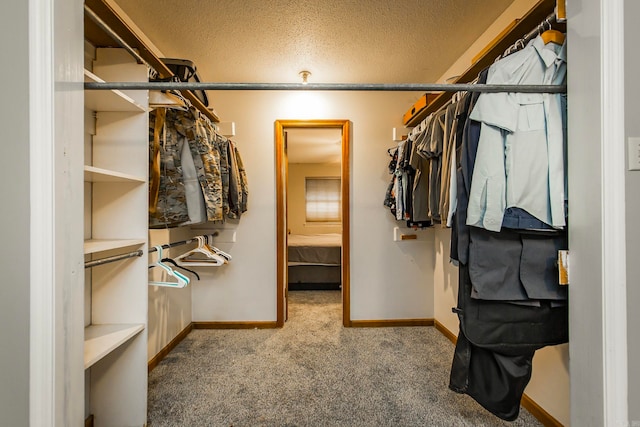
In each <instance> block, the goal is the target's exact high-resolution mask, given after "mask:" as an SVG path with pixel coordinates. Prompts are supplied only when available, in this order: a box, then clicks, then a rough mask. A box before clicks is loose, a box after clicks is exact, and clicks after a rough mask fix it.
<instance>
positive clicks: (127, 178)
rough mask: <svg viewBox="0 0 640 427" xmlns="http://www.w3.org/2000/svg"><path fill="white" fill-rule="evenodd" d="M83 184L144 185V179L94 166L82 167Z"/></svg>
mask: <svg viewBox="0 0 640 427" xmlns="http://www.w3.org/2000/svg"><path fill="white" fill-rule="evenodd" d="M84 180H85V182H133V183H139V184H144V183H145V182H146V180H145V178H142V177H139V176H135V175H130V174H127V173H122V172H116V171H111V170H107V169H102V168H97V167H95V166H85V167H84Z"/></svg>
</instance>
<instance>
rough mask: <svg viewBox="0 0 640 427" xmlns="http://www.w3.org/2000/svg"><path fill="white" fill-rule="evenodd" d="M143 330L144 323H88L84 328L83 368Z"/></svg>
mask: <svg viewBox="0 0 640 427" xmlns="http://www.w3.org/2000/svg"><path fill="white" fill-rule="evenodd" d="M143 330H144V324H112V325H90V326H87V327H86V328H84V369H87V368H90V367H91V365H93V364H94V363H96V362H98V361H99V360H100V359H102V358H103V357H105V356H106V355H108V354H109V353H111V352H112V351H113V350H115V349H116V348H118V347H120V346H121V345H122V344H124V343H125V342H127V341H128V340H130V339H131V338H133V337H134V336H135V335H136V334H138V333H139V332H141V331H143Z"/></svg>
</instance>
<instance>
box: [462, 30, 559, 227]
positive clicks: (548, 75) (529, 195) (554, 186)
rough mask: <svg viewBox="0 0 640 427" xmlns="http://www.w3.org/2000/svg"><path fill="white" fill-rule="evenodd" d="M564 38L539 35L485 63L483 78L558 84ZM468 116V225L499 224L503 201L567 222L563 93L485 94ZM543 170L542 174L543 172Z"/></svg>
mask: <svg viewBox="0 0 640 427" xmlns="http://www.w3.org/2000/svg"><path fill="white" fill-rule="evenodd" d="M565 81H566V43H565V44H563V45H562V46H559V45H556V44H555V43H549V44H546V45H545V44H544V41H543V40H542V37H540V36H538V37H536V38H535V39H534V40H532V41H531V42H529V44H528V45H527V46H526V47H525V48H524V49H522V50H521V51H519V52H516V53H513V54H511V55H510V56H508V57H506V58H504V59H501V60H500V61H498V62H496V63H494V64H493V65H492V66H491V67H490V68H489V75H488V78H487V83H488V84H553V85H559V84H564V83H565ZM470 117H471V118H472V119H473V120H476V121H479V122H481V123H482V125H481V132H480V142H479V144H478V153H477V160H476V166H475V170H474V175H473V185H472V188H471V192H470V195H469V208H468V209H469V210H468V216H467V224H469V225H473V226H478V227H483V228H486V229H487V230H491V231H500V228H501V227H502V222H503V217H504V212H505V210H506V209H507V208H510V207H517V208H521V209H523V210H524V211H526V212H527V213H529V214H531V215H533V216H534V217H535V218H538V219H539V220H541V221H542V222H544V223H546V224H549V225H551V226H553V227H556V228H562V227H564V226H565V225H566V222H565V200H566V193H565V187H566V183H565V135H566V110H565V102H564V100H563V95H561V94H547V93H483V94H482V95H480V97H479V99H478V102H477V104H476V105H475V107H474V109H473V111H472V112H471V115H470ZM541 177H545V179H541Z"/></svg>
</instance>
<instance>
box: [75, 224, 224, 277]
mask: <svg viewBox="0 0 640 427" xmlns="http://www.w3.org/2000/svg"><path fill="white" fill-rule="evenodd" d="M210 235H211V234H210ZM217 235H218V232H217V231H216V232H214V233H213V236H214V237H215V236H217ZM196 241H197V238H196V237H193V238H191V239H187V240H181V241H179V242H171V243H167V244H164V245H162V249H169V248H175V247H176V246H182V245H188V244H189V243H194V242H196ZM151 252H157V249H156V248H155V247H153V248H151V249H149V253H151ZM142 255H144V252H143V251H142V249H138V250H137V251H133V252H128V253H126V254H120V255H114V256H109V257H105V258H100V259H94V260H91V261H87V262H85V263H84V268H91V267H97V266H98V265H104V264H109V263H112V262H116V261H121V260H123V259H127V258H135V257H140V256H142Z"/></svg>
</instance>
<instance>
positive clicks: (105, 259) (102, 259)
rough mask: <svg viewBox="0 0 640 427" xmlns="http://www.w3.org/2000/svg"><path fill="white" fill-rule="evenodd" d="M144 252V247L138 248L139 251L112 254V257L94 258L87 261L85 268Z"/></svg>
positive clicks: (139, 254)
mask: <svg viewBox="0 0 640 427" xmlns="http://www.w3.org/2000/svg"><path fill="white" fill-rule="evenodd" d="M143 254H144V252H143V251H142V249H138V250H137V251H133V252H129V253H126V254H121V255H114V256H110V257H106V258H100V259H94V260H91V261H87V262H85V263H84V268H91V267H96V266H98V265H103V264H109V263H111V262H116V261H120V260H123V259H127V258H135V257H139V256H142V255H143Z"/></svg>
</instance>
